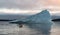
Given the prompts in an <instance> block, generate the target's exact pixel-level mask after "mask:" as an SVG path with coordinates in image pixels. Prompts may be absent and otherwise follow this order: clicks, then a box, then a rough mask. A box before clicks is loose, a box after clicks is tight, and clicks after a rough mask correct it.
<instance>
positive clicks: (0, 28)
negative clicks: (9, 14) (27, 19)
mask: <svg viewBox="0 0 60 35" xmlns="http://www.w3.org/2000/svg"><path fill="white" fill-rule="evenodd" d="M59 23H60V22H55V24H54V25H53V27H52V29H51V33H50V34H49V33H48V34H46V35H58V34H59V35H60V30H59V29H60V28H59V27H60V24H59ZM37 29H38V28H37ZM0 35H45V34H43V33H41V32H40V31H37V30H36V29H31V28H29V27H28V26H26V25H24V26H23V28H19V27H18V26H17V25H16V24H9V23H8V22H0Z"/></svg>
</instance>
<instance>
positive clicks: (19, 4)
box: [0, 0, 45, 10]
mask: <svg viewBox="0 0 60 35" xmlns="http://www.w3.org/2000/svg"><path fill="white" fill-rule="evenodd" d="M44 4H45V1H44V0H0V8H19V9H24V10H25V9H39V8H41V6H42V5H44Z"/></svg>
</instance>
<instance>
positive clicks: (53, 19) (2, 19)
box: [0, 19, 60, 21]
mask: <svg viewBox="0 0 60 35" xmlns="http://www.w3.org/2000/svg"><path fill="white" fill-rule="evenodd" d="M0 21H13V20H7V19H0ZM52 21H60V19H53V20H52Z"/></svg>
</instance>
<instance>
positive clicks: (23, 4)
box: [0, 0, 60, 14]
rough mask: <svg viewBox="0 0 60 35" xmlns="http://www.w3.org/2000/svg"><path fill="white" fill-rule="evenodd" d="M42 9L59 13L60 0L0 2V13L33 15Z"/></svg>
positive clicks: (5, 0) (6, 0)
mask: <svg viewBox="0 0 60 35" xmlns="http://www.w3.org/2000/svg"><path fill="white" fill-rule="evenodd" d="M44 9H48V10H49V11H50V12H52V13H60V12H59V11H60V0H0V13H12V14H13V13H14V14H18V13H19V14H27V13H28V14H33V13H38V12H40V11H41V10H44Z"/></svg>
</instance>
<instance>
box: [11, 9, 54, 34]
mask: <svg viewBox="0 0 60 35" xmlns="http://www.w3.org/2000/svg"><path fill="white" fill-rule="evenodd" d="M10 23H12V24H13V23H16V24H19V25H20V24H25V25H27V26H28V27H29V28H31V29H36V30H39V31H41V32H42V33H44V34H46V33H48V32H50V30H51V27H52V24H53V22H52V21H51V15H50V13H49V11H48V10H43V11H41V12H40V13H37V14H35V15H32V16H29V17H27V18H25V19H19V20H14V21H10Z"/></svg>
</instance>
